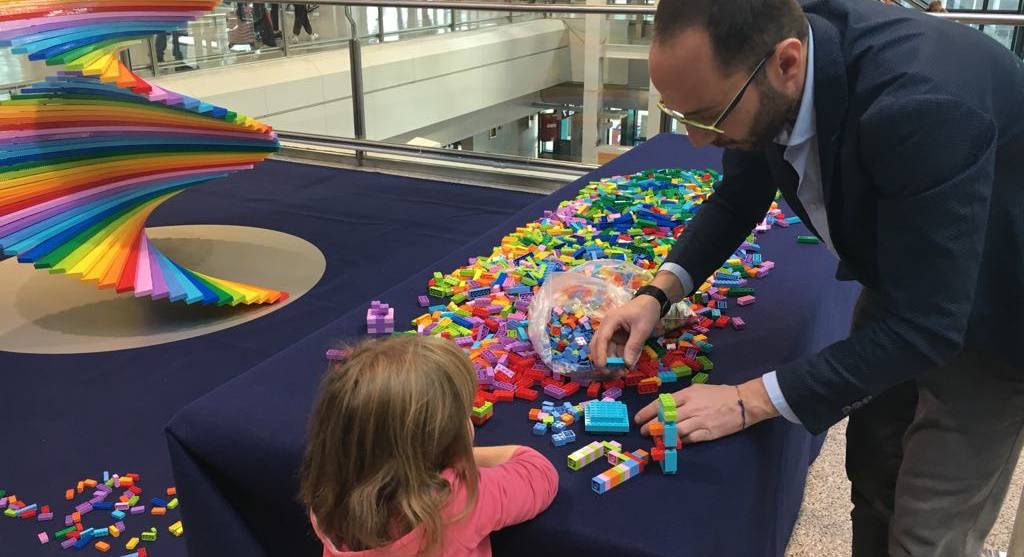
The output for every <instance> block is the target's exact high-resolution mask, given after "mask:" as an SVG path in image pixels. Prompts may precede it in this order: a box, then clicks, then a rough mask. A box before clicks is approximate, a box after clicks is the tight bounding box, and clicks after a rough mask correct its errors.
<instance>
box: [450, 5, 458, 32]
mask: <svg viewBox="0 0 1024 557" xmlns="http://www.w3.org/2000/svg"><path fill="white" fill-rule="evenodd" d="M448 11H449V12H450V13H451V16H450V17H449V19H451V24H450V27H451V31H452V33H454V32H455V30H456V27H458V23H456V22H455V18H456V17H458V14H459V11H458V10H452V9H449V10H448Z"/></svg>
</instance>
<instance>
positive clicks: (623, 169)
mask: <svg viewBox="0 0 1024 557" xmlns="http://www.w3.org/2000/svg"><path fill="white" fill-rule="evenodd" d="M687 148H688V144H687V142H686V139H685V138H683V137H680V136H671V135H662V136H658V137H656V138H654V139H653V140H651V141H649V142H648V143H647V144H645V145H643V146H642V147H640V148H638V149H634V150H633V151H632V152H630V153H628V154H626V155H624V156H622V157H619V158H618V159H616V160H615V161H612V162H611V163H610V164H609V165H607V166H605V167H602V169H600V170H598V171H596V172H595V173H593V174H592V175H590V176H588V177H585V178H584V179H581V180H579V181H577V182H576V183H574V184H572V185H569V186H566V187H565V188H563V189H562V190H559V191H558V192H556V193H555V194H552V195H551V196H549V197H547V198H544V199H542V200H540V201H538V202H536V203H534V204H533V205H531V206H529V207H527V208H525V209H523V210H522V211H521V212H520V213H518V214H517V215H515V216H514V217H512V218H511V219H509V220H508V221H506V222H505V223H502V224H500V225H498V226H496V227H495V228H494V229H492V230H489V231H485V232H483V233H480V231H474V230H467V231H466V232H467V236H470V235H477V236H478V237H477V239H476V240H475V241H472V242H470V243H469V244H467V245H466V246H464V247H463V248H460V249H458V250H455V251H454V252H453V253H452V254H451V255H449V256H448V257H445V258H443V259H442V260H440V261H438V262H436V263H435V264H433V265H431V266H430V267H428V268H425V269H422V270H420V271H418V272H414V273H412V274H411V275H410V277H409V278H408V279H407V280H406V281H404V282H402V283H400V284H398V285H397V286H394V287H392V288H390V289H388V290H387V291H385V292H383V293H382V294H381V295H379V296H374V299H381V300H383V301H385V302H387V303H390V304H391V305H392V306H393V307H395V312H396V321H397V322H408V320H409V319H411V318H413V317H415V316H416V315H419V314H420V313H421V311H422V310H421V309H420V308H419V307H418V305H417V303H416V296H417V295H419V294H422V293H423V292H424V289H425V284H426V281H427V280H428V278H429V276H430V275H431V274H432V272H433V271H435V270H441V271H448V270H450V269H453V268H455V267H457V266H458V265H460V264H462V263H464V262H465V261H466V259H467V258H469V257H472V256H474V255H478V254H483V253H489V252H490V247H491V246H493V245H496V243H497V242H498V241H499V240H500V238H501V236H503V235H504V234H505V233H507V232H509V231H510V230H512V229H513V228H514V227H515V226H516V225H519V224H522V223H525V222H527V221H529V220H531V219H532V218H535V217H536V216H538V215H540V214H541V213H542V211H543V210H545V209H550V208H552V207H554V206H555V205H557V203H558V202H560V201H561V200H563V199H568V198H571V197H573V196H574V195H575V193H576V191H578V190H579V188H580V187H582V185H584V184H586V183H587V181H589V180H593V179H596V178H597V177H599V176H610V175H614V174H619V173H628V172H634V171H637V170H641V169H645V168H657V167H688V168H691V167H716V166H719V164H718V163H717V161H716V159H717V157H718V156H719V154H718V153H714V152H711V153H705V152H703V151H692V150H688V149H687ZM702 157H703V158H702ZM806 233H807V232H806V228H804V227H803V226H802V225H797V226H793V227H790V229H789V230H773V231H771V232H768V233H766V234H764V235H763V236H762V238H761V240H760V243H761V245H762V247H763V249H764V252H765V254H766V257H767V258H768V259H771V260H774V261H776V263H777V267H776V268H775V270H774V271H772V273H771V274H769V275H768V277H767V278H765V279H763V280H761V281H759V282H757V283H755V286H756V287H757V294H758V302H757V303H756V304H754V305H751V306H747V307H745V308H742V309H741V310H735V311H734V312H733V313H735V314H736V315H740V316H742V317H743V318H744V319H745V320H746V322H747V324H748V326H747V329H746V330H743V331H732V330H724V331H716V332H715V334H714V336H712V341H713V342H714V344H715V354H714V361H715V371H714V373H713V374H712V382H724V383H736V382H740V381H743V380H746V379H749V378H752V377H756V376H758V375H760V374H761V373H763V372H764V371H767V370H770V369H772V368H773V366H776V365H779V364H782V363H784V362H787V361H790V360H792V359H795V358H800V357H802V356H804V355H807V354H810V353H812V352H813V351H815V350H817V349H820V348H821V347H823V346H825V345H826V344H828V343H830V342H833V341H836V340H838V339H841V338H843V337H844V336H845V334H846V332H847V330H848V323H849V317H850V313H851V311H852V307H853V303H854V300H855V298H856V295H857V292H858V287H856V286H855V285H853V284H851V283H839V282H836V281H834V280H833V278H832V277H833V274H834V270H835V260H834V259H833V257H832V256H831V255H830V254H829V253H828V251H827V250H825V249H824V248H822V247H821V246H808V245H801V244H797V243H796V241H795V236H796V235H797V234H806ZM367 302H369V300H367ZM364 330H365V308H363V307H360V308H357V309H355V310H352V311H350V312H348V313H346V314H345V315H343V316H341V317H340V318H338V319H337V320H335V321H334V322H332V323H330V324H329V325H327V326H325V327H324V328H322V329H320V330H319V331H317V332H316V333H314V334H312V335H310V336H309V337H307V338H306V339H304V340H302V341H301V342H299V343H297V344H295V345H294V346H292V347H291V348H289V349H287V350H285V351H283V352H281V353H279V354H277V355H276V356H274V357H272V358H270V359H269V360H267V361H266V362H264V363H262V364H260V365H259V366H257V367H255V368H253V369H252V370H250V371H249V372H247V373H245V374H243V375H242V376H240V377H238V378H236V379H235V380H234V381H231V382H230V383H227V384H225V385H224V386H222V387H221V388H219V389H217V390H215V391H213V392H211V393H209V394H208V395H206V396H204V397H202V398H200V399H199V400H197V401H195V402H194V403H192V404H191V405H189V406H188V407H186V408H185V409H184V410H182V411H181V412H180V413H179V414H178V415H177V416H175V418H174V419H173V420H172V421H171V423H170V424H169V426H168V428H167V437H168V444H169V448H170V452H171V457H172V465H173V468H174V472H175V479H176V482H177V485H178V487H179V491H180V492H181V493H182V494H183V495H182V502H183V513H184V515H185V523H186V525H187V528H188V536H187V538H188V539H187V542H188V547H189V552H190V555H193V556H195V557H203V556H206V555H216V554H221V553H228V554H238V555H285V554H287V555H316V554H318V552H319V550H320V549H319V545H318V543H317V541H316V539H315V538H314V537H313V535H312V533H311V531H310V529H309V525H308V522H307V519H306V514H305V513H304V511H303V510H302V509H301V508H300V506H299V505H298V503H297V502H296V491H297V477H296V474H297V470H298V465H299V462H300V459H301V455H302V451H303V444H304V434H305V430H306V424H307V420H308V414H309V410H310V408H311V406H312V403H313V399H314V396H315V390H316V386H317V384H318V382H319V379H320V377H321V375H322V373H323V371H324V370H325V368H326V362H325V360H324V352H325V350H326V349H328V348H330V347H332V346H335V345H337V344H338V342H339V341H340V340H343V339H353V338H356V337H358V336H359V335H360V334H361V332H362V331H364ZM651 399H653V396H652V395H646V396H642V397H641V396H640V395H637V394H636V393H635V392H633V391H630V392H629V393H628V394H627V396H625V397H624V398H623V400H624V401H625V402H626V403H627V404H628V405H629V407H630V410H631V412H635V411H636V410H638V409H639V408H640V407H641V405H642V404H645V403H646V402H647V401H648V400H651ZM572 400H573V401H576V400H582V398H580V397H579V396H576V397H573V399H572ZM533 406H534V405H533V404H531V403H525V402H522V401H516V402H514V403H502V404H499V405H498V406H497V408H496V409H495V415H494V417H493V418H492V419H491V420H490V421H489V422H488V423H487V424H485V425H484V426H483V427H482V428H480V429H479V431H478V433H477V439H478V442H479V443H480V444H505V443H517V444H529V445H531V446H534V447H537V448H538V449H539V450H541V451H542V452H543V453H544V454H545V455H547V456H548V457H549V458H551V459H552V461H553V462H555V463H556V467H557V468H558V469H559V473H560V476H561V487H560V489H559V495H558V497H557V498H556V500H555V503H554V504H553V505H552V506H551V508H550V509H548V510H547V511H546V512H545V513H543V514H542V515H541V516H540V517H538V518H537V519H536V520H534V521H532V522H529V523H526V524H522V525H518V526H515V527H511V528H508V529H506V530H505V531H502V532H499V533H496V534H495V535H494V536H493V547H494V552H495V554H498V555H525V554H543V555H548V554H556V553H562V552H569V551H571V552H573V553H576V554H580V553H584V554H586V555H588V556H592V557H596V556H603V555H608V556H611V555H615V556H617V557H621V556H622V555H630V556H655V555H781V554H782V553H783V552H784V550H785V547H786V544H787V542H788V540H789V536H790V534H791V532H792V528H793V524H794V523H795V520H796V516H797V513H798V511H799V508H800V503H801V500H802V497H803V488H804V480H805V478H806V472H807V467H808V466H809V465H810V463H811V462H812V461H813V459H814V457H815V456H816V455H817V452H818V450H819V449H820V446H821V442H822V440H823V437H821V436H818V437H814V436H811V435H810V434H808V433H807V432H806V431H805V430H804V429H803V428H801V427H799V426H796V425H793V424H790V423H788V422H785V421H784V420H781V419H777V420H771V421H768V422H763V423H761V424H758V425H756V426H754V427H751V428H749V429H748V430H747V431H744V432H742V433H740V434H737V435H734V436H732V437H729V438H726V439H722V440H719V441H716V442H714V443H706V444H700V445H693V446H687V447H686V448H684V449H683V450H682V452H681V454H680V461H679V469H680V472H679V474H678V475H676V476H662V475H661V474H660V472H659V471H658V470H657V469H656V468H652V469H650V470H649V471H648V472H647V473H646V474H644V475H642V476H641V477H638V478H635V479H633V480H630V481H629V482H627V483H626V484H624V485H622V486H620V487H618V488H616V489H614V490H612V491H611V492H609V493H607V494H605V495H600V496H599V495H597V494H595V493H593V492H592V491H591V489H590V478H591V477H592V476H594V475H596V474H597V473H599V472H601V471H603V465H602V464H601V463H595V464H592V465H590V466H589V467H587V468H585V469H584V471H580V472H571V471H569V470H568V468H567V467H566V466H565V459H566V455H567V454H568V453H569V452H571V451H572V450H575V449H576V448H579V447H581V446H582V445H583V444H585V443H588V442H590V441H591V440H593V439H603V438H606V437H594V436H591V435H589V434H586V433H582V429H581V428H577V430H578V437H579V440H578V441H577V443H575V444H573V445H570V446H567V447H562V448H555V447H552V446H551V444H550V441H549V440H548V439H547V438H540V437H535V436H533V435H531V433H530V423H529V422H528V420H527V417H526V414H527V410H528V408H530V407H533ZM617 439H618V440H619V441H621V442H622V443H623V446H624V448H627V449H629V450H632V449H635V448H645V449H648V448H649V447H650V446H651V444H652V443H651V442H650V440H649V439H642V438H641V437H640V435H639V433H638V430H637V428H634V431H632V432H630V433H629V434H627V435H625V436H619V437H617ZM184 494H187V498H186V497H185V495H184Z"/></svg>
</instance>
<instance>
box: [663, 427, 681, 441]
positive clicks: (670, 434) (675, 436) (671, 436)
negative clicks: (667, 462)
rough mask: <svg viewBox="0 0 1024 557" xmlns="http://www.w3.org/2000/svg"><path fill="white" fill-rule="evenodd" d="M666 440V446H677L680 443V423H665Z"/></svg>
mask: <svg viewBox="0 0 1024 557" xmlns="http://www.w3.org/2000/svg"><path fill="white" fill-rule="evenodd" d="M664 441H665V446H666V447H675V446H676V444H677V443H679V425H678V424H676V423H675V422H667V423H665V435H664Z"/></svg>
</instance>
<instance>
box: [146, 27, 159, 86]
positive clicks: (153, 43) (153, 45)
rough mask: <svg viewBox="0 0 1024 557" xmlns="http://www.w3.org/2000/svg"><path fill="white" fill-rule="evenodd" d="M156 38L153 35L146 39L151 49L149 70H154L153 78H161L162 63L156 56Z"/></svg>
mask: <svg viewBox="0 0 1024 557" xmlns="http://www.w3.org/2000/svg"><path fill="white" fill-rule="evenodd" d="M154 38H155V36H153V35H151V36H150V37H149V38H148V39H146V45H147V46H148V47H149V69H151V70H153V77H160V63H159V62H158V61H157V56H156V41H155V40H153V39H154Z"/></svg>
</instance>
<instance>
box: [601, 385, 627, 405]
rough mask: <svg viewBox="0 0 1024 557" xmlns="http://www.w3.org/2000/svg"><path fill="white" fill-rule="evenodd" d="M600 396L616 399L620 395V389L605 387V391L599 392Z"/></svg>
mask: <svg viewBox="0 0 1024 557" xmlns="http://www.w3.org/2000/svg"><path fill="white" fill-rule="evenodd" d="M601 396H602V397H604V398H610V399H612V400H616V399H618V398H619V397H620V396H622V389H620V388H618V387H609V388H607V389H605V391H604V392H603V393H601ZM595 408H596V407H595Z"/></svg>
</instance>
